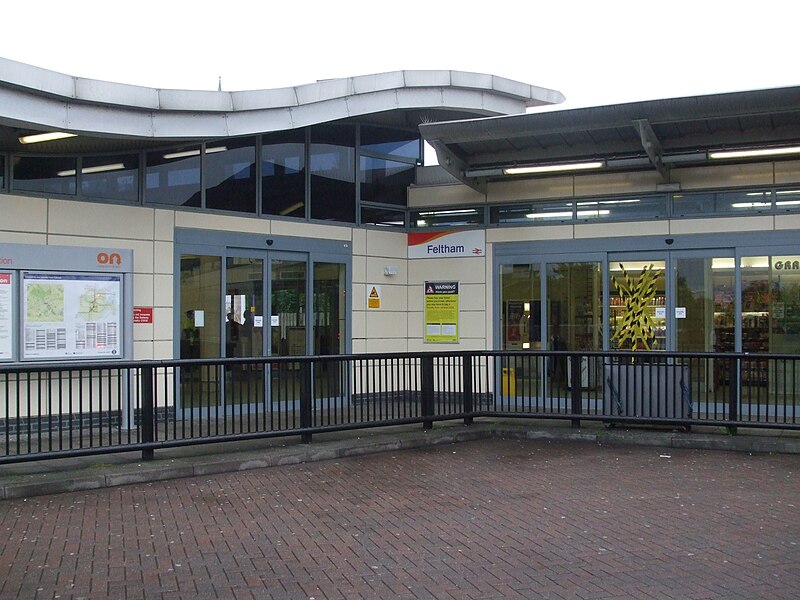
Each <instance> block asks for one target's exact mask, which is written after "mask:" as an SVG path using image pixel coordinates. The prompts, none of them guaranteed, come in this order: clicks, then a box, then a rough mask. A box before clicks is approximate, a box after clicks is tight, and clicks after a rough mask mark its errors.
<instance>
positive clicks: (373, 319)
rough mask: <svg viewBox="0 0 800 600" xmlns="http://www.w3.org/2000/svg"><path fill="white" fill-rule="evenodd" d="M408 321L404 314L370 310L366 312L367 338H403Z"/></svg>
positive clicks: (406, 330) (406, 332) (406, 331)
mask: <svg viewBox="0 0 800 600" xmlns="http://www.w3.org/2000/svg"><path fill="white" fill-rule="evenodd" d="M407 334H408V319H407V318H406V313H405V312H397V311H388V310H372V311H368V312H367V338H368V339H370V340H374V339H378V340H379V339H382V338H387V339H388V338H405V337H406V335H407Z"/></svg>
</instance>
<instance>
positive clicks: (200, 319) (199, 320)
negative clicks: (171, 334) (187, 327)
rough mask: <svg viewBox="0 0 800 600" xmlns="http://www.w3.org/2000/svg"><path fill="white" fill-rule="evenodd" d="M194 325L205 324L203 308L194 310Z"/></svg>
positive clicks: (202, 325) (203, 325)
mask: <svg viewBox="0 0 800 600" xmlns="http://www.w3.org/2000/svg"><path fill="white" fill-rule="evenodd" d="M194 326H195V327H205V326H206V311H204V310H196V311H194Z"/></svg>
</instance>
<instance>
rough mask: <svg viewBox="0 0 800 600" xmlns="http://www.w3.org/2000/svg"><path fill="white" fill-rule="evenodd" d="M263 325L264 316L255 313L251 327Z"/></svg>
mask: <svg viewBox="0 0 800 600" xmlns="http://www.w3.org/2000/svg"><path fill="white" fill-rule="evenodd" d="M263 326H264V317H263V316H261V315H255V316H254V317H253V327H263Z"/></svg>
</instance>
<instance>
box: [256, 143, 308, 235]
mask: <svg viewBox="0 0 800 600" xmlns="http://www.w3.org/2000/svg"><path fill="white" fill-rule="evenodd" d="M305 136H306V134H305V130H303V129H300V130H297V131H287V132H282V133H280V134H271V135H265V136H264V137H263V142H262V143H263V145H262V148H261V212H262V213H263V214H265V215H280V216H283V217H298V218H301V219H302V218H305V216H306V165H305V162H306V158H305Z"/></svg>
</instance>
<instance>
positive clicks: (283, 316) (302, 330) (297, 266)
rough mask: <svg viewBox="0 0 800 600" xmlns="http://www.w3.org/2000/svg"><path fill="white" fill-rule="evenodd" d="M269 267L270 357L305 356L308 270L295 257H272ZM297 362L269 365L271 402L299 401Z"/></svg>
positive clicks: (303, 261) (299, 372) (306, 350)
mask: <svg viewBox="0 0 800 600" xmlns="http://www.w3.org/2000/svg"><path fill="white" fill-rule="evenodd" d="M269 267H270V352H269V354H270V356H305V355H306V354H308V353H309V352H308V345H307V344H308V339H307V338H308V329H307V314H308V312H307V281H308V276H307V268H308V263H307V262H306V260H304V259H298V257H296V256H291V255H279V254H273V255H271V258H270V260H269ZM300 365H301V363H299V362H279V363H273V364H272V371H271V374H270V380H271V383H270V391H271V399H272V402H273V403H288V402H297V401H299V399H300V384H301V380H300V376H301V370H300Z"/></svg>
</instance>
